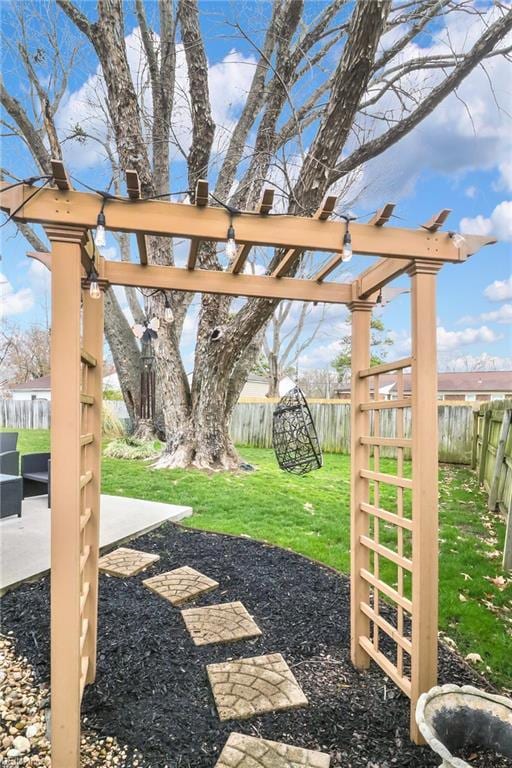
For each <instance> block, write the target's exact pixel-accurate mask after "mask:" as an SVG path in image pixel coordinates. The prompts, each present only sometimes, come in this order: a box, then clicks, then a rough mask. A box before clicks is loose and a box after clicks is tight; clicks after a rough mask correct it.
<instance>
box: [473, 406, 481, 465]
mask: <svg viewBox="0 0 512 768" xmlns="http://www.w3.org/2000/svg"><path fill="white" fill-rule="evenodd" d="M479 416H480V413H479V411H474V412H473V445H472V451H471V469H476V463H477V456H478V419H479Z"/></svg>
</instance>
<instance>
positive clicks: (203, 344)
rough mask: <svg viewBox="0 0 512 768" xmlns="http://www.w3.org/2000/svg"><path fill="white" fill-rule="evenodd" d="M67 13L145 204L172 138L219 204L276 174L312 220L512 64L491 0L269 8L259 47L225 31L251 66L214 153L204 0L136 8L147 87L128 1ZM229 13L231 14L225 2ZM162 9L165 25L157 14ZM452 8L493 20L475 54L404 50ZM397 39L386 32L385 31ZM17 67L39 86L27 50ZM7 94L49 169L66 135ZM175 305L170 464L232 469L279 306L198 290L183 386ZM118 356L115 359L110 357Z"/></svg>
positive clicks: (359, 0) (159, 181)
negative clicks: (452, 100) (250, 381)
mask: <svg viewBox="0 0 512 768" xmlns="http://www.w3.org/2000/svg"><path fill="white" fill-rule="evenodd" d="M26 5H27V4H25V6H26ZM58 6H59V7H60V8H61V9H62V11H63V12H64V14H65V15H66V16H67V18H68V20H69V21H70V22H71V24H72V25H73V26H74V27H75V29H76V30H78V31H79V32H80V33H81V35H82V36H83V38H84V40H85V41H86V43H87V45H88V46H89V47H90V50H92V51H93V52H94V53H95V55H96V57H97V59H98V62H99V64H100V66H101V71H102V77H103V80H104V85H105V93H106V98H105V101H104V102H102V103H104V109H105V111H106V113H107V116H108V122H109V126H110V130H111V133H112V144H113V148H114V154H115V158H116V163H117V165H118V168H119V172H120V173H124V172H125V171H126V170H127V169H130V168H134V169H135V170H136V171H137V172H138V174H139V177H140V179H141V186H142V194H143V195H144V196H150V195H155V194H162V193H165V192H168V190H169V182H170V171H171V168H170V165H169V160H170V153H169V147H170V146H172V145H173V144H174V145H175V146H176V147H177V151H180V152H181V153H182V154H183V155H184V156H185V157H186V160H187V172H188V187H189V188H190V189H192V190H193V189H194V188H195V185H196V182H197V180H198V179H199V178H202V177H206V176H207V175H208V174H209V173H210V174H211V175H212V176H213V175H214V173H215V172H216V175H215V186H214V194H215V196H216V197H217V198H218V199H220V200H223V201H226V202H229V203H230V205H232V206H236V207H238V208H240V209H251V208H254V207H255V206H256V205H257V203H258V200H259V197H260V194H261V191H262V188H263V186H264V185H265V183H267V181H268V179H270V178H272V177H273V176H274V175H275V173H276V170H278V171H279V173H280V174H281V176H282V177H283V178H284V182H283V185H282V188H283V189H284V195H283V197H284V199H283V201H282V202H283V206H284V208H285V210H287V212H288V213H292V214H293V213H300V214H302V215H311V214H313V213H314V211H315V210H316V209H317V208H318V206H319V205H320V204H321V201H322V199H323V197H324V196H325V194H326V193H327V192H328V191H331V190H332V189H333V188H334V189H336V190H341V193H343V188H344V185H345V184H346V182H347V179H349V177H350V174H353V173H357V171H358V169H359V168H360V167H361V165H362V164H363V163H365V162H367V161H368V160H371V159H372V158H375V157H377V156H378V155H380V154H381V153H382V152H384V151H385V150H386V149H388V148H389V147H391V146H392V145H393V144H395V143H396V142H397V141H399V140H400V139H401V138H402V137H403V136H405V135H406V134H407V133H409V132H410V131H411V130H413V129H414V128H415V127H416V126H417V125H418V124H419V123H420V122H421V121H422V120H423V119H424V118H425V117H426V116H427V115H429V114H430V113H431V112H432V111H433V110H434V109H435V108H436V106H438V105H439V104H440V103H441V102H442V100H443V99H444V98H445V97H446V96H447V95H448V94H450V93H451V92H453V91H454V90H455V89H457V87H458V86H459V85H460V84H461V82H462V81H463V80H464V78H465V77H467V75H468V74H469V73H470V72H471V71H472V70H474V69H475V67H477V66H479V65H483V63H484V62H485V60H486V59H487V58H489V57H491V56H494V55H497V54H498V53H500V54H502V55H508V48H506V47H505V45H504V44H502V41H503V40H504V38H505V36H506V34H507V33H508V32H509V31H510V29H511V28H512V12H511V11H509V10H507V9H506V8H505V7H504V6H502V5H500V4H497V5H496V9H495V11H494V15H493V16H492V17H490V16H488V17H487V18H483V16H482V14H481V12H480V11H479V9H478V8H477V7H475V6H474V4H473V3H472V2H469V0H458V1H456V0H407V2H404V0H397V1H396V2H392V0H373V1H372V2H371V3H369V2H367V0H355V1H354V2H347V0H330V2H327V3H325V4H324V5H323V6H322V7H321V9H320V12H319V14H318V16H317V17H316V18H314V19H313V20H312V21H311V22H310V23H306V21H305V13H304V1H303V0H279V1H276V2H274V3H273V5H272V7H271V12H270V13H269V14H268V18H267V19H264V16H261V15H260V18H259V21H260V22H263V21H264V20H265V22H266V24H267V26H266V31H265V32H264V34H263V36H262V39H259V38H257V37H256V36H253V35H251V33H250V32H248V31H247V30H246V29H245V28H244V27H243V26H242V25H241V24H240V23H237V24H234V25H231V28H230V34H231V35H238V36H240V37H241V38H243V39H244V40H245V41H246V42H249V43H250V44H251V45H252V46H253V50H254V53H255V56H256V63H255V66H254V72H253V77H252V81H251V83H250V87H249V89H248V92H247V96H246V100H245V103H244V105H243V107H242V109H241V112H240V115H239V117H238V121H237V123H236V125H235V127H234V128H233V130H232V131H231V133H230V134H226V129H225V128H223V129H222V135H223V141H224V144H225V146H224V147H223V151H222V153H217V152H216V151H215V149H214V148H215V143H214V142H215V136H216V126H215V125H214V121H213V117H212V108H211V99H210V92H209V82H208V61H207V53H206V48H205V41H204V38H203V35H202V32H201V24H200V12H199V5H198V3H197V0H178V2H177V5H176V8H175V7H174V5H173V3H172V2H171V0H159V3H158V5H156V4H151V3H146V2H143V0H137V1H136V3H135V10H136V15H137V19H138V24H139V29H140V35H141V38H142V43H143V49H144V55H145V62H146V64H145V66H146V67H147V71H148V73H149V77H148V78H147V80H148V82H147V83H146V84H145V85H144V88H143V89H142V90H141V89H140V88H138V87H137V86H138V84H137V83H136V82H135V81H134V77H133V73H132V72H131V70H130V65H129V61H128V54H127V48H126V40H125V35H126V31H125V21H124V17H123V12H124V4H123V3H122V1H121V0H98V3H97V8H96V11H93V9H92V6H91V5H88V6H87V9H86V10H87V13H88V14H90V16H91V17H92V16H94V18H90V17H89V15H86V14H85V13H84V12H83V11H82V10H81V9H80V8H79V7H78V6H77V5H75V4H74V3H73V2H72V0H58ZM235 7H236V6H234V4H232V5H230V9H234V8H235ZM153 12H154V14H155V16H157V18H154V19H153V18H149V16H150V14H152V13H153ZM458 13H460V14H462V13H464V14H474V15H475V23H476V21H477V20H478V21H479V20H480V19H481V18H482V19H483V22H485V23H482V29H483V31H482V34H481V35H480V37H479V38H478V40H477V41H476V42H475V43H474V44H473V45H472V46H471V47H470V46H469V44H468V43H467V42H466V43H465V44H464V45H465V46H466V47H462V48H461V49H457V50H449V51H447V53H446V55H443V56H439V55H431V56H429V55H424V56H419V55H417V56H411V55H407V51H408V46H410V44H411V43H414V42H415V41H421V40H422V36H423V35H424V34H425V33H428V31H429V29H435V28H436V27H437V25H438V23H439V20H440V19H442V18H443V17H446V15H447V14H458ZM387 33H392V34H390V35H389V37H387V38H386V37H385V35H386V34H387ZM176 35H178V37H176ZM260 38H261V36H260ZM175 39H176V40H179V41H180V42H181V45H182V46H183V50H184V56H185V60H186V67H187V74H188V80H187V84H186V86H184V87H185V88H186V94H183V93H182V92H181V90H180V89H182V88H183V86H182V85H180V86H178V85H177V81H176V50H177V49H176V46H175ZM388 40H392V43H390V42H388ZM500 46H501V47H500ZM25 47H26V48H27V50H28V47H27V46H25ZM420 47H421V46H420ZM328 55H329V57H330V60H331V61H332V59H333V57H335V60H336V61H337V63H336V66H335V67H334V68H332V67H331V66H329V65H328V63H327V61H328V58H327V56H328ZM19 58H20V67H21V68H23V70H24V71H25V76H26V78H28V81H29V83H32V87H33V88H34V89H36V85H35V83H33V82H32V80H33V78H32V77H31V74H30V67H28V66H27V64H26V62H25V60H24V56H23V54H22V53H21V52H20V53H19ZM29 61H30V55H29ZM32 66H33V64H32ZM427 72H428V73H429V74H430V75H433V77H425V78H423V80H421V82H420V85H412V84H411V82H412V81H411V73H420V74H421V73H427ZM36 91H37V89H36ZM178 92H179V93H180V95H181V96H185V97H186V104H187V105H188V108H189V120H190V126H191V131H190V133H191V141H190V146H189V147H188V148H187V149H184V148H183V147H182V146H180V142H179V141H178V140H177V138H176V135H177V133H176V131H175V127H176V126H175V124H174V121H175V117H174V114H175V110H173V106H174V104H175V101H176V98H177V95H178ZM148 94H149V98H148ZM0 97H1V101H2V104H3V105H4V108H5V110H6V112H7V114H8V115H9V117H10V124H11V127H13V128H15V129H16V131H17V132H18V134H19V135H21V137H22V138H23V141H25V142H27V143H28V145H29V146H30V150H31V152H32V155H33V157H34V161H35V162H36V164H37V165H38V166H39V167H40V168H46V164H47V159H48V149H47V147H48V146H51V147H52V152H53V151H54V147H53V143H52V142H54V143H55V151H56V152H57V151H60V150H59V147H58V144H59V137H58V136H53V138H52V137H51V134H52V130H53V128H52V124H51V121H50V122H49V123H48V125H47V124H46V123H44V125H43V124H41V119H40V114H34V119H35V120H36V121H39V123H38V127H37V128H34V125H33V122H34V121H33V120H32V121H31V120H30V119H29V118H28V116H27V113H26V110H24V108H23V107H22V106H21V105H20V104H19V102H16V100H15V99H14V98H13V97H12V95H11V94H9V93H8V92H7V91H6V89H5V88H4V89H3V90H2V92H1V93H0ZM98 98H99V99H100V97H98ZM39 102H40V103H41V98H40V97H39ZM51 111H52V110H50V112H51ZM36 113H37V109H36ZM219 130H220V129H219ZM28 137H30V141H28ZM292 156H293V157H296V158H298V160H297V162H296V166H297V172H296V173H290V172H289V158H291V157H292ZM340 205H343V200H342V201H341V202H340ZM148 241H149V242H148V258H149V262H150V263H158V264H173V263H174V252H173V247H172V243H171V242H170V241H169V240H166V239H165V238H157V237H151V238H148ZM281 257H282V254H281V253H280V252H276V253H274V254H273V255H272V257H271V258H270V261H269V269H273V268H275V266H276V265H277V263H278V262H279V260H280V258H281ZM197 264H198V266H199V267H203V268H209V269H216V270H221V269H223V261H222V258H221V254H219V253H217V250H216V246H215V244H213V243H203V244H202V245H201V248H200V251H199V254H198V261H197ZM299 266H300V260H299V259H298V260H297V261H296V262H295V263H291V264H290V265H289V271H288V274H289V275H293V274H295V273H296V271H297V269H299ZM167 300H168V301H170V302H171V305H172V308H173V312H174V320H172V321H171V322H165V321H163V322H162V326H161V327H162V333H161V339H160V343H159V351H158V354H157V369H158V380H159V383H160V394H161V399H162V404H163V414H164V419H165V430H166V453H165V455H164V457H163V459H162V461H161V466H189V465H194V466H197V467H203V468H207V469H229V468H233V467H236V466H237V465H238V457H237V454H236V450H235V448H234V446H233V444H232V442H231V440H230V438H229V432H228V424H229V420H230V416H231V413H232V410H233V407H234V405H235V403H236V402H237V399H238V396H239V393H240V391H241V389H242V387H243V384H244V382H245V380H246V377H247V375H248V373H249V371H250V370H251V369H252V367H253V365H254V361H255V360H256V358H257V355H258V353H259V347H260V344H261V334H262V331H263V329H264V328H265V326H266V324H267V323H268V321H269V319H270V318H271V317H272V315H273V313H274V312H275V310H276V307H277V305H278V302H277V301H270V300H261V299H251V300H248V301H246V302H245V303H243V304H242V305H241V306H240V305H235V307H234V304H233V301H232V299H231V298H229V297H225V296H204V297H202V300H201V307H200V312H199V324H198V332H197V339H196V347H195V362H194V375H193V379H192V384H191V385H190V386H189V383H188V381H187V377H186V375H185V369H184V366H183V361H182V357H181V354H180V339H181V334H182V328H183V321H184V318H185V315H186V313H187V311H188V308H189V306H190V301H191V297H187V295H186V294H179V293H176V292H169V293H168V295H167ZM164 303H165V297H164V296H163V294H156V295H154V296H153V297H152V298H149V299H148V302H147V311H148V312H149V313H150V314H157V315H159V316H160V317H162V315H163V308H164ZM116 311H117V308H116V306H115V304H114V302H113V299H112V298H110V299H109V303H108V304H107V315H109V314H110V313H112V316H115V315H116ZM109 322H110V321H109ZM218 327H220V328H222V330H223V335H222V340H221V342H218V341H215V340H214V339H216V338H217V337H218V335H217V334H215V335H213V336H212V333H213V330H214V329H215V328H218ZM115 330H116V334H114V336H115V338H112V339H111V338H109V342H110V343H111V344H114V345H115V344H117V348H118V353H119V359H122V357H123V354H124V355H125V356H127V355H129V356H131V357H132V358H133V368H132V367H131V366H130V364H129V363H126V365H125V366H124V369H123V370H121V369H120V368H119V367H118V371H119V374H120V379H121V380H122V381H123V380H124V377H125V376H126V377H128V376H129V375H130V374H129V372H128V370H127V369H128V368H131V370H132V371H133V370H136V368H137V363H136V359H137V355H136V353H135V351H133V352H130V351H129V350H130V342H129V341H128V335H129V334H128V333H127V332H126V328H125V326H123V325H122V321H121V319H120V318H118V322H116V324H115ZM108 334H109V331H108V328H107V336H108ZM132 341H133V340H132ZM125 345H126V350H125V352H124V353H123V349H124V347H125ZM132 348H133V344H132ZM113 356H114V360H115V362H116V366H117V365H118V358H116V354H115V353H114V350H113ZM134 386H135V385H134ZM124 388H126V387H124Z"/></svg>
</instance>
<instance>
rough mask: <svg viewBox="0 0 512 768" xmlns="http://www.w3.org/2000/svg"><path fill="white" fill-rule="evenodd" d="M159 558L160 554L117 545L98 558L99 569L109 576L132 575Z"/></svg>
mask: <svg viewBox="0 0 512 768" xmlns="http://www.w3.org/2000/svg"><path fill="white" fill-rule="evenodd" d="M157 560H160V555H150V554H149V552H138V551H137V550H136V549H127V548H126V547H119V549H115V550H114V551H113V552H109V554H108V555H103V557H100V559H99V560H98V567H99V569H100V571H103V572H104V573H108V574H110V576H120V577H124V576H134V575H135V574H136V573H140V572H141V571H143V570H144V568H147V567H148V565H151V564H152V563H156V561H157Z"/></svg>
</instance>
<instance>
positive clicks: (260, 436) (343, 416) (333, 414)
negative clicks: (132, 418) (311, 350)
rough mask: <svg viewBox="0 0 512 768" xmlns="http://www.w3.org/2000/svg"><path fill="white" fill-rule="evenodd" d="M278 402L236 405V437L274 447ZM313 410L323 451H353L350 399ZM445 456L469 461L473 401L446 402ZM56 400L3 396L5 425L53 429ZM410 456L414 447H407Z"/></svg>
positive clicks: (390, 425)
mask: <svg viewBox="0 0 512 768" xmlns="http://www.w3.org/2000/svg"><path fill="white" fill-rule="evenodd" d="M274 405H275V403H273V402H271V401H269V400H262V401H259V402H257V401H253V402H242V403H238V405H237V406H236V408H235V411H234V414H233V418H232V421H231V435H232V437H233V439H234V441H235V443H238V444H240V445H251V446H254V447H256V448H270V447H271V445H272V413H273V410H274ZM108 407H109V408H110V409H111V410H113V411H114V412H115V414H116V415H117V416H118V417H119V418H121V419H125V420H126V418H127V412H126V406H125V405H124V403H123V402H116V401H113V400H109V401H108ZM310 408H311V413H312V415H313V419H314V421H315V424H316V427H317V431H318V434H319V437H320V443H321V445H322V449H323V450H324V451H326V452H328V453H349V452H350V403H349V402H340V401H339V400H338V401H332V400H328V401H316V402H315V401H314V400H313V401H310ZM396 413H397V412H396V410H395V409H390V410H385V411H383V412H382V413H381V415H380V429H381V432H382V435H383V436H384V437H391V436H392V435H394V434H395V428H396ZM438 416H439V423H438V427H439V460H440V461H446V462H448V463H452V464H469V463H470V462H471V457H472V446H473V410H472V408H471V407H470V406H469V405H463V404H457V405H453V404H447V403H440V404H439V407H438ZM50 424H51V403H50V402H49V401H48V400H7V399H6V400H0V427H8V428H12V429H49V428H50ZM404 424H405V435H406V436H410V430H411V416H410V411H409V410H408V409H407V410H406V411H405V412H404ZM381 456H382V457H385V456H392V457H394V456H396V448H388V447H384V448H382V449H381ZM405 457H406V458H410V451H409V449H407V450H406V451H405Z"/></svg>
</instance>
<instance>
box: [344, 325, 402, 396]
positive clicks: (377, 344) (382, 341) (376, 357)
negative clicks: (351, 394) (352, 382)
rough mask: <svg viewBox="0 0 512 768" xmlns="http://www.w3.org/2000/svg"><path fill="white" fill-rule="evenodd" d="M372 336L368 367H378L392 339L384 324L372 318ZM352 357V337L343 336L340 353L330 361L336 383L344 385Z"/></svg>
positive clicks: (384, 357)
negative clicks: (336, 376)
mask: <svg viewBox="0 0 512 768" xmlns="http://www.w3.org/2000/svg"><path fill="white" fill-rule="evenodd" d="M371 329H372V336H371V341H370V350H371V361H370V365H379V363H382V362H383V361H384V360H385V359H386V354H387V348H388V347H390V346H391V345H392V344H393V339H392V338H391V337H390V336H389V335H388V331H387V329H386V328H385V327H384V323H383V322H382V320H380V319H379V318H378V317H373V318H372V322H371ZM351 357H352V336H350V335H347V336H343V338H342V340H341V352H340V354H339V355H338V356H337V357H336V358H335V359H334V360H333V361H332V367H333V368H334V369H335V371H336V373H337V374H338V381H339V382H340V383H342V384H345V383H346V382H347V380H348V378H349V374H350V363H351Z"/></svg>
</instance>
